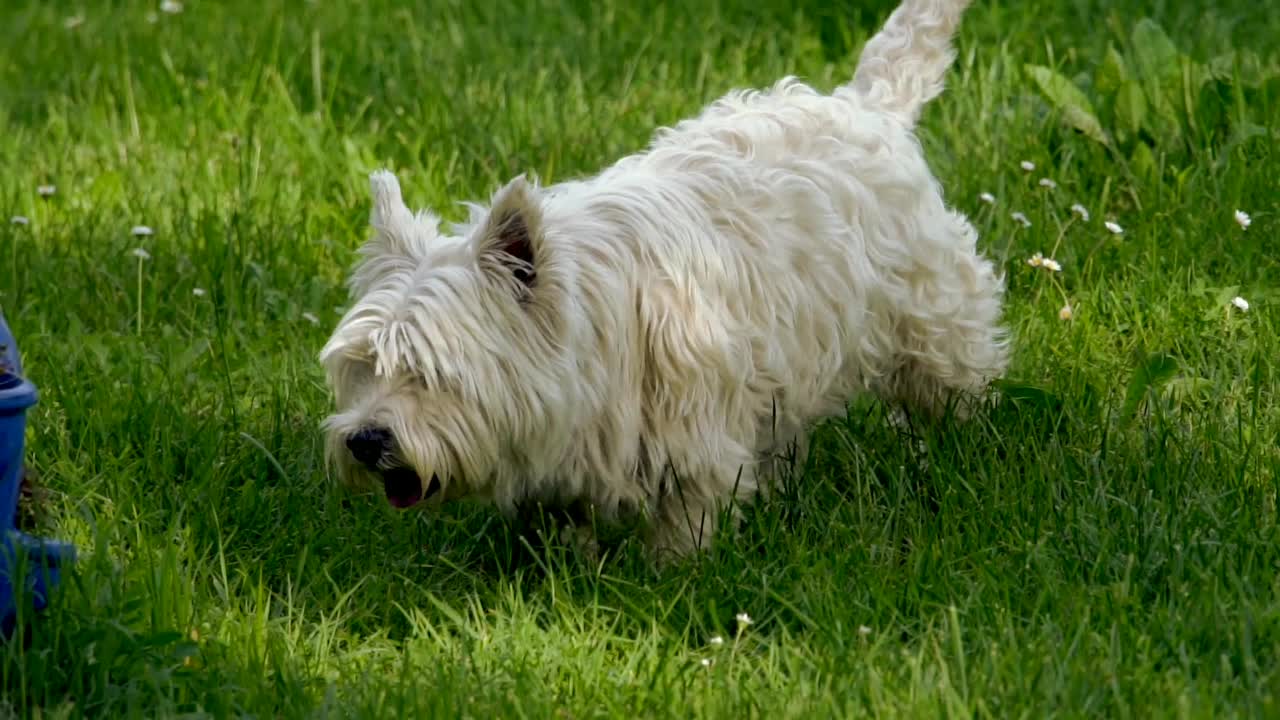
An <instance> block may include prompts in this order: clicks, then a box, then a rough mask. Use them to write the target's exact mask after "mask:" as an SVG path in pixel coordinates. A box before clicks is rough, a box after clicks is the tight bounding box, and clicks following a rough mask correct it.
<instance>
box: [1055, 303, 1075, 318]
mask: <svg viewBox="0 0 1280 720" xmlns="http://www.w3.org/2000/svg"><path fill="white" fill-rule="evenodd" d="M1074 315H1075V313H1074V312H1072V310H1071V304H1070V303H1068V304H1066V305H1063V306H1062V309H1061V310H1059V311H1058V319H1059V320H1070V319H1071V318H1072V317H1074Z"/></svg>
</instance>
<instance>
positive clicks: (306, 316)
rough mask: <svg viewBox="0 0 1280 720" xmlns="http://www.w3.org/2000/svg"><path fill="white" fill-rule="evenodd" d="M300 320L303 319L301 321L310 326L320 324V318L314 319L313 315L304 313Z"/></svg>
mask: <svg viewBox="0 0 1280 720" xmlns="http://www.w3.org/2000/svg"><path fill="white" fill-rule="evenodd" d="M302 319H303V320H306V321H307V322H309V323H311V324H312V325H319V324H320V318H318V317H316V316H315V313H309V312H304V313H302Z"/></svg>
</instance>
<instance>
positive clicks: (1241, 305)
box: [1231, 295, 1249, 312]
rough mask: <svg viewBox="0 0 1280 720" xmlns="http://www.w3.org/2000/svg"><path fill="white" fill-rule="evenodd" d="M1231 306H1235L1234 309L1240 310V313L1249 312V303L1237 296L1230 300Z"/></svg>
mask: <svg viewBox="0 0 1280 720" xmlns="http://www.w3.org/2000/svg"><path fill="white" fill-rule="evenodd" d="M1231 304H1232V305H1235V306H1236V308H1237V309H1239V310H1240V312H1249V301H1248V300H1245V299H1244V298H1242V297H1240V296H1239V295H1237V296H1235V297H1233V298H1231Z"/></svg>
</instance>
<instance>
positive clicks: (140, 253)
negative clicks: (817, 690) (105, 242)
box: [129, 247, 151, 260]
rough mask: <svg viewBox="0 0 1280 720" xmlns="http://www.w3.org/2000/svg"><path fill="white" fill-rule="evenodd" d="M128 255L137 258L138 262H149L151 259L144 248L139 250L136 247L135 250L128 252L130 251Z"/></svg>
mask: <svg viewBox="0 0 1280 720" xmlns="http://www.w3.org/2000/svg"><path fill="white" fill-rule="evenodd" d="M129 254H130V255H132V256H134V257H136V258H138V259H139V260H150V259H151V253H149V252H147V251H146V249H144V248H140V247H137V248H134V249H132V250H130V251H129Z"/></svg>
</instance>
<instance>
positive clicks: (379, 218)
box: [350, 170, 440, 295]
mask: <svg viewBox="0 0 1280 720" xmlns="http://www.w3.org/2000/svg"><path fill="white" fill-rule="evenodd" d="M369 191H370V195H371V196H372V198H371V199H372V205H373V207H372V209H371V211H370V213H369V224H370V225H371V226H373V235H372V237H370V238H369V240H368V242H366V243H365V244H364V245H363V246H361V247H360V250H359V253H360V258H361V259H360V262H359V264H358V266H357V267H356V269H355V272H354V273H353V274H352V277H351V280H350V285H351V291H352V294H353V295H363V294H364V293H365V292H366V291H367V290H368V289H369V288H370V287H371V286H372V285H373V284H375V283H376V282H377V281H378V280H379V279H381V278H383V277H385V276H387V274H388V273H392V272H395V271H404V270H408V269H412V268H413V267H414V266H415V265H416V264H417V262H418V260H419V259H420V258H421V257H422V255H423V254H424V253H425V251H426V247H427V244H428V243H430V242H431V241H432V240H434V239H435V238H436V236H437V235H438V234H439V222H440V221H439V219H437V218H436V217H435V216H434V215H432V214H431V213H427V212H422V213H418V214H417V215H414V214H413V213H412V212H410V211H409V208H408V207H406V206H405V204H404V198H403V197H402V196H401V194H400V181H399V180H397V179H396V176H395V175H393V174H392V173H391V172H389V171H387V170H378V171H377V172H375V173H373V174H372V175H370V176H369Z"/></svg>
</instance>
